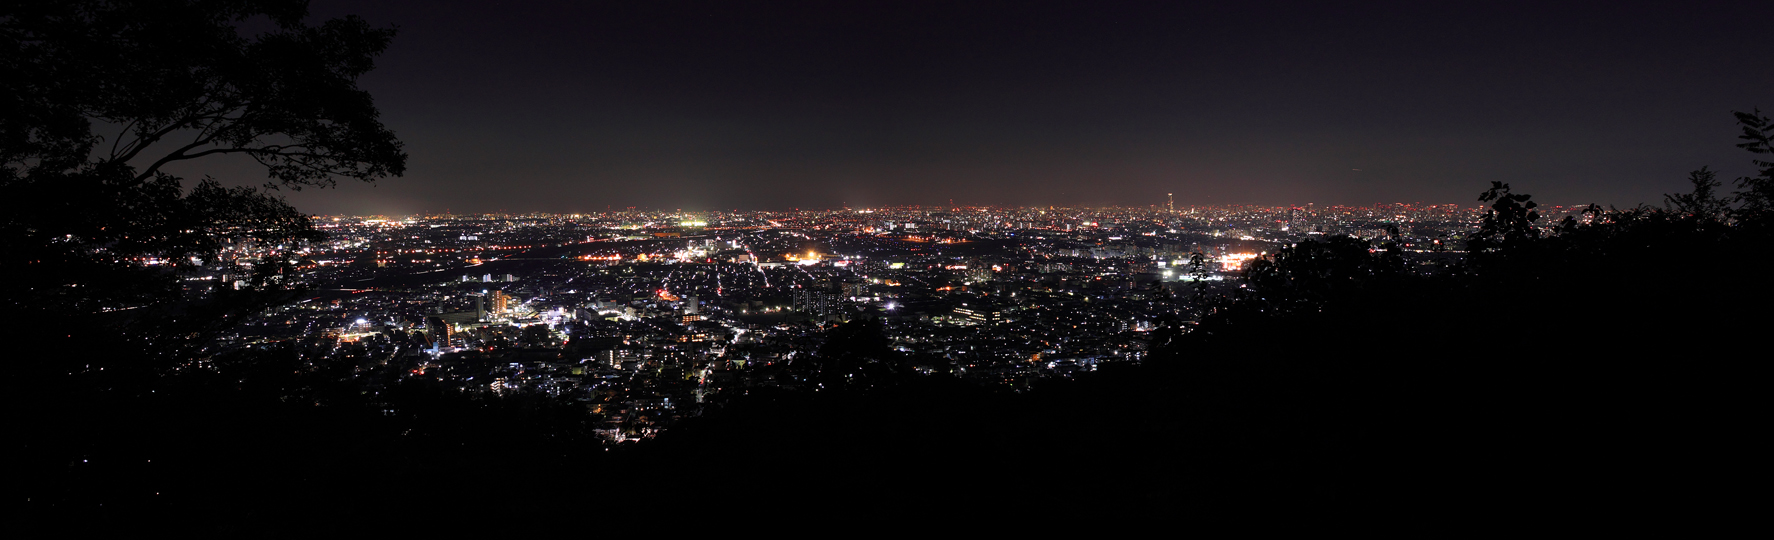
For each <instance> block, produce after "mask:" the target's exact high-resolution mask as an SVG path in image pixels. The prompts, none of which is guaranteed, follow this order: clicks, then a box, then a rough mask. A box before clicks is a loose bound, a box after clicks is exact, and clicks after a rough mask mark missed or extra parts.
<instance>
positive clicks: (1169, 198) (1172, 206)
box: [1164, 193, 1177, 214]
mask: <svg viewBox="0 0 1774 540" xmlns="http://www.w3.org/2000/svg"><path fill="white" fill-rule="evenodd" d="M1164 199H1165V200H1164V207H1165V208H1166V209H1168V210H1170V213H1172V214H1175V213H1177V198H1176V194H1175V193H1166V194H1164Z"/></svg>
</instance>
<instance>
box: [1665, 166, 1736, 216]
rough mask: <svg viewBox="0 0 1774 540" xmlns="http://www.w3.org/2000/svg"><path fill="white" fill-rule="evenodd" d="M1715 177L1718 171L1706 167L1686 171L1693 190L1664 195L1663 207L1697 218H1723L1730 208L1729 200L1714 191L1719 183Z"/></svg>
mask: <svg viewBox="0 0 1774 540" xmlns="http://www.w3.org/2000/svg"><path fill="white" fill-rule="evenodd" d="M1717 177H1718V173H1716V172H1713V171H1710V170H1707V168H1706V167H1701V168H1700V169H1699V170H1696V171H1694V172H1691V173H1688V183H1690V184H1693V185H1694V191H1692V192H1689V193H1687V194H1682V195H1664V196H1663V206H1664V208H1667V209H1668V210H1669V211H1670V212H1674V213H1676V214H1680V215H1684V216H1693V217H1695V218H1699V219H1720V218H1723V217H1724V216H1725V215H1726V214H1727V213H1728V212H1729V211H1730V210H1731V201H1729V200H1726V199H1725V198H1724V197H1720V196H1718V194H1717V193H1715V192H1714V188H1717V187H1719V185H1720V184H1719V181H1718V180H1717V179H1716V178H1717Z"/></svg>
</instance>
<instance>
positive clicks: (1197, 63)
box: [179, 0, 1774, 214]
mask: <svg viewBox="0 0 1774 540" xmlns="http://www.w3.org/2000/svg"><path fill="white" fill-rule="evenodd" d="M1234 4H1235V5H1234ZM1314 4H1316V3H1314ZM1545 4H1546V3H1543V2H1536V3H1529V4H1521V5H1505V4H1501V3H1494V2H1486V3H1482V4H1478V5H1474V6H1471V7H1450V6H1449V5H1444V3H1442V2H1408V3H1399V4H1393V5H1380V4H1370V5H1364V6H1363V7H1355V8H1351V7H1331V6H1326V5H1294V4H1273V5H1263V6H1255V7H1253V6H1252V5H1249V3H1246V2H1219V3H1212V4H1209V3H1194V2H1188V3H1184V2H1156V1H1146V2H1130V3H1124V4H1115V3H1106V2H1071V3H1063V4H1059V3H1053V4H1050V3H1039V2H1002V3H992V2H931V3H908V2H883V3H864V2H856V1H842V2H816V3H815V2H810V3H805V4H795V3H773V4H759V3H749V2H731V1H729V2H654V1H648V2H634V1H627V2H610V3H597V2H581V1H575V2H553V3H550V2H508V3H504V4H500V3H495V2H446V1H438V0H425V1H411V2H406V1H378V2H349V1H316V2H314V4H313V12H314V15H315V17H316V18H317V20H318V18H319V17H332V16H338V15H344V14H348V13H352V14H357V15H360V16H362V17H364V18H366V19H368V20H369V21H370V22H371V23H373V24H376V25H390V24H392V25H396V26H398V27H399V28H400V33H399V35H397V36H396V37H395V40H394V44H393V46H392V47H391V48H390V50H389V51H388V52H387V53H386V54H385V55H384V56H383V57H381V58H380V61H379V62H378V67H377V69H376V70H375V71H374V72H372V73H370V74H369V75H368V76H366V77H365V78H364V79H363V80H362V81H360V83H361V85H362V87H364V88H365V89H367V90H369V91H370V92H371V93H372V94H373V95H374V96H375V97H376V100H377V105H378V106H379V107H380V109H381V111H382V114H383V118H382V120H383V122H384V123H385V124H387V125H388V126H389V127H390V128H392V129H393V130H394V132H395V133H396V134H397V135H398V136H399V137H400V138H401V139H402V140H403V141H405V143H406V149H407V151H408V153H409V154H411V161H410V162H409V167H408V172H407V175H406V176H405V177H402V178H391V179H387V180H384V181H382V182H379V183H378V184H377V185H375V186H373V187H372V186H368V185H362V184H355V185H341V187H340V188H338V189H332V190H305V191H302V192H300V193H292V194H290V200H291V202H293V203H295V204H296V206H297V207H298V208H300V209H302V210H304V211H308V212H313V213H322V214H331V213H392V214H405V213H414V212H436V211H443V210H445V209H449V210H453V211H455V212H459V213H460V212H492V211H501V210H504V211H511V212H529V211H547V212H582V211H603V210H604V209H606V208H607V207H608V208H616V209H621V208H625V207H630V206H634V207H642V208H663V209H677V208H682V209H684V210H709V209H734V208H738V209H790V208H797V207H798V208H829V207H839V206H844V205H847V206H851V207H867V206H877V205H896V204H943V203H946V202H947V201H948V200H950V199H953V200H954V202H955V203H956V204H997V205H1103V204H1114V205H1142V206H1143V205H1148V204H1161V203H1162V202H1163V199H1164V194H1165V193H1166V192H1174V193H1176V199H1177V204H1179V205H1187V204H1304V203H1308V202H1312V203H1317V204H1320V205H1325V204H1370V203H1376V202H1423V203H1458V204H1461V205H1473V204H1477V201H1476V197H1477V195H1478V194H1479V192H1481V191H1483V190H1484V189H1485V188H1486V187H1488V183H1489V182H1490V181H1492V180H1499V181H1504V182H1509V183H1511V184H1513V185H1514V186H1515V187H1516V189H1517V191H1519V192H1527V193H1531V194H1533V195H1534V196H1535V199H1536V200H1537V201H1540V202H1541V203H1542V204H1582V203H1589V202H1600V203H1604V204H1615V205H1622V206H1630V205H1633V204H1637V203H1641V202H1648V203H1660V202H1661V200H1662V197H1661V195H1662V194H1663V193H1667V192H1678V191H1685V190H1686V189H1687V186H1686V182H1685V181H1684V178H1685V177H1686V173H1687V172H1688V171H1690V170H1693V169H1696V168H1698V167H1700V166H1701V165H1711V166H1712V167H1713V168H1714V169H1718V170H1721V171H1722V172H1723V173H1722V174H1721V177H1724V178H1735V177H1736V176H1740V175H1742V174H1745V173H1747V172H1749V169H1750V166H1749V157H1750V155H1749V154H1748V153H1747V152H1744V151H1742V150H1740V149H1737V148H1735V147H1733V146H1732V145H1733V144H1735V143H1736V142H1737V141H1736V139H1734V137H1735V135H1736V133H1737V129H1736V127H1735V125H1734V120H1733V118H1732V116H1731V111H1732V110H1749V109H1750V108H1752V107H1757V106H1760V107H1762V108H1764V109H1774V61H1771V60H1774V56H1770V47H1769V39H1770V38H1769V37H1768V35H1767V33H1766V29H1767V28H1768V24H1769V23H1770V21H1774V11H1771V10H1770V9H1769V8H1768V5H1767V4H1766V3H1765V2H1739V3H1729V4H1716V5H1700V4H1696V3H1691V2H1681V3H1674V2H1672V3H1669V4H1666V5H1660V6H1628V5H1627V4H1625V3H1620V2H1607V3H1596V4H1592V5H1585V6H1578V5H1575V4H1569V5H1563V6H1560V7H1556V8H1548V7H1547V6H1546V5H1545ZM179 172H183V173H185V174H188V175H192V176H195V175H196V173H201V172H209V173H211V174H215V175H217V176H218V177H221V178H223V179H224V180H228V181H231V182H236V183H242V184H259V183H261V182H262V181H263V173H262V172H258V171H255V170H253V169H251V168H250V167H246V166H244V165H243V164H240V163H232V162H224V161H203V162H198V163H196V164H195V166H192V167H186V168H185V169H183V170H181V171H179Z"/></svg>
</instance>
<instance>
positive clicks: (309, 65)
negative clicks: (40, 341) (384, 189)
mask: <svg viewBox="0 0 1774 540" xmlns="http://www.w3.org/2000/svg"><path fill="white" fill-rule="evenodd" d="M306 15H307V4H306V2H302V1H297V0H286V1H244V0H240V1H219V2H200V1H188V0H187V1H170V2H114V1H106V0H85V1H25V2H10V3H7V4H6V5H5V6H3V7H0V114H3V115H4V118H5V121H4V122H0V200H4V201H7V203H8V206H9V208H8V209H7V210H8V211H7V212H4V213H0V228H3V229H4V230H5V233H4V240H0V271H3V272H4V273H5V274H6V275H8V276H9V277H10V279H8V280H5V282H4V285H0V287H3V290H4V296H5V298H6V300H8V301H9V305H8V306H7V308H8V309H7V311H8V312H9V315H8V317H9V318H16V319H17V320H18V321H19V322H25V323H30V322H34V321H51V322H52V324H67V323H68V321H78V323H79V326H80V327H82V328H100V327H102V328H110V329H116V328H118V327H120V325H121V327H123V328H125V329H126V331H125V332H122V333H120V334H119V333H113V334H117V335H124V336H129V335H142V334H145V333H160V334H165V335H167V336H171V335H178V336H187V337H191V336H196V337H199V338H200V337H201V336H202V335H203V334H204V333H205V332H206V331H207V330H213V329H214V328H216V327H217V326H218V325H221V324H224V323H223V322H221V321H222V320H223V319H226V318H227V317H230V316H234V315H236V314H239V313H244V312H248V311H252V310H255V309H259V308H262V307H263V306H266V305H269V304H271V303H274V302H277V301H280V300H282V299H285V298H287V294H285V292H286V291H287V290H288V289H289V283H288V281H289V280H287V279H285V278H284V277H280V276H284V275H287V274H289V273H290V272H291V270H292V265H294V264H295V263H296V262H297V258H296V256H295V255H294V253H293V249H291V248H293V247H294V244H296V243H299V242H301V241H305V240H314V239H318V238H321V235H320V233H318V232H317V231H315V230H314V228H313V227H312V225H311V224H310V222H309V218H308V217H307V216H306V215H303V214H302V213H300V212H299V211H297V210H296V209H295V208H293V207H291V206H290V205H289V204H288V203H287V202H285V201H284V200H283V199H282V198H281V197H279V196H276V195H275V194H273V193H271V192H270V190H275V189H279V188H289V189H300V188H302V187H328V186H332V185H335V183H336V182H337V178H340V177H344V178H352V179H357V180H363V181H374V180H376V179H379V178H384V177H387V176H399V175H400V174H402V173H403V172H404V170H405V165H406V155H405V154H404V153H403V152H402V150H401V144H400V142H399V141H398V140H396V139H395V137H394V134H393V133H392V132H390V131H389V130H388V129H387V128H386V127H384V126H383V125H382V124H381V123H380V121H378V119H377V111H376V108H375V106H374V104H373V101H372V100H371V98H370V96H369V94H368V93H366V92H364V91H363V90H360V89H358V88H357V85H356V79H357V78H358V77H359V76H361V75H363V74H364V73H366V72H368V71H369V70H370V69H371V68H372V67H373V65H374V63H373V59H374V57H375V56H376V55H378V54H379V53H381V52H382V50H383V49H385V48H386V47H387V46H388V43H389V40H390V39H391V37H392V36H393V33H394V32H393V30H391V29H375V28H371V27H370V26H369V25H368V24H367V23H366V22H364V21H363V20H361V19H357V18H355V17H346V18H343V19H336V20H330V21H326V22H324V23H322V24H320V25H318V26H311V25H308V24H305V23H304V22H303V19H304V18H305V17H306ZM260 20H268V21H269V22H270V27H269V29H267V30H265V31H262V32H257V33H250V32H245V31H243V30H242V28H243V27H245V26H247V25H249V24H256V23H257V22H258V21H260ZM229 154H236V155H244V156H247V157H250V158H252V159H253V160H255V161H257V162H258V163H259V164H261V165H263V166H264V167H265V170H266V172H267V176H268V178H269V180H268V181H267V182H266V183H265V189H264V190H260V189H253V188H249V187H234V188H226V187H223V186H222V185H221V184H220V183H219V182H217V181H215V180H213V179H211V178H208V177H205V178H203V179H202V180H200V181H198V182H196V183H195V185H191V186H187V184H186V182H185V179H183V178H179V177H176V176H173V175H171V174H168V173H167V172H166V171H165V170H164V168H165V166H166V165H168V164H171V163H176V162H181V161H188V160H194V159H199V158H204V157H207V156H216V155H229ZM244 243H252V244H255V245H258V246H261V247H272V248H276V247H277V246H282V247H283V248H284V249H282V250H278V251H276V252H275V253H276V254H275V255H274V256H270V257H265V258H261V259H258V260H249V261H244V262H247V263H249V264H251V265H252V268H253V269H252V270H251V271H250V272H244V273H241V272H236V274H237V276H235V277H236V279H238V280H240V281H245V282H247V284H248V286H247V287H245V290H244V291H228V292H225V293H223V292H220V291H218V292H217V293H214V294H208V295H206V296H205V297H203V298H202V302H200V303H199V304H191V303H189V302H188V301H189V300H192V299H193V298H192V297H191V296H190V295H189V294H184V293H183V291H181V288H182V287H181V286H180V282H179V280H178V279H177V278H178V277H179V273H181V272H184V271H189V270H192V269H195V268H197V267H199V266H202V265H205V264H213V263H215V262H216V260H217V257H218V255H219V253H220V252H221V251H222V249H223V248H224V247H226V246H229V245H239V244H244ZM145 262H153V263H159V264H157V265H149V264H144V263H145ZM104 313H122V314H123V316H108V317H99V318H98V319H95V318H94V317H97V316H99V315H100V314H104ZM69 337H70V338H72V337H73V336H72V335H70V336H69ZM182 341H190V340H189V339H170V338H168V339H150V340H147V341H144V342H142V343H137V344H135V346H146V345H147V344H148V343H150V342H151V343H153V344H155V345H156V346H157V347H160V346H168V345H173V344H176V343H178V342H182Z"/></svg>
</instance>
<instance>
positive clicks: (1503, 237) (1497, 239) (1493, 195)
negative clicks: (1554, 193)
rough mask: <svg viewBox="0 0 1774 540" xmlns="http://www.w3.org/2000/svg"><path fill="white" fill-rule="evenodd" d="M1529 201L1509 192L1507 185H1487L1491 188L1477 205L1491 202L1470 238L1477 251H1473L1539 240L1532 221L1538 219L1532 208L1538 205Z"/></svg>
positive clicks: (1482, 194) (1495, 183) (1537, 231)
mask: <svg viewBox="0 0 1774 540" xmlns="http://www.w3.org/2000/svg"><path fill="white" fill-rule="evenodd" d="M1532 199H1533V196H1531V195H1528V194H1526V193H1510V192H1509V184H1505V183H1502V182H1491V189H1487V190H1485V192H1484V193H1481V194H1479V196H1478V200H1479V202H1488V203H1491V209H1490V210H1486V211H1485V215H1484V221H1483V222H1482V224H1481V225H1480V226H1479V229H1478V234H1477V236H1475V237H1474V238H1473V243H1474V244H1475V247H1477V248H1479V249H1476V250H1475V251H1484V250H1486V249H1489V248H1507V247H1513V246H1517V245H1522V244H1525V243H1527V242H1529V241H1531V240H1533V239H1535V238H1539V237H1540V231H1539V230H1538V229H1535V228H1534V222H1535V221H1538V220H1539V219H1540V212H1539V211H1538V210H1534V208H1535V207H1537V206H1539V205H1538V204H1535V203H1534V201H1533V200H1532Z"/></svg>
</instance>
